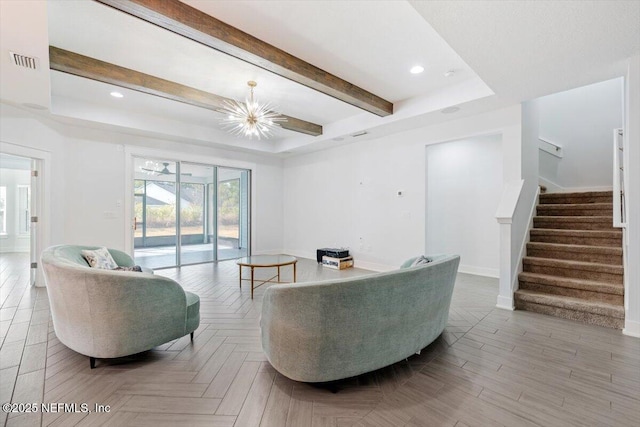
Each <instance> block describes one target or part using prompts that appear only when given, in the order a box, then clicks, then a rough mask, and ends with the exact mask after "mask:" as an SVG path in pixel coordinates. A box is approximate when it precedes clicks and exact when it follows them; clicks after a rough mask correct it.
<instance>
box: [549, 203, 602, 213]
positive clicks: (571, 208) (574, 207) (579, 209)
mask: <svg viewBox="0 0 640 427" xmlns="http://www.w3.org/2000/svg"><path fill="white" fill-rule="evenodd" d="M612 212H613V203H580V204H578V203H571V204H565V203H555V204H554V203H552V204H546V205H545V204H540V205H538V207H537V214H538V215H539V216H609V215H611V214H612Z"/></svg>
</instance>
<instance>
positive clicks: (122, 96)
mask: <svg viewBox="0 0 640 427" xmlns="http://www.w3.org/2000/svg"><path fill="white" fill-rule="evenodd" d="M109 95H111V96H113V97H114V98H124V95H123V94H121V93H120V92H115V91H114V92H111V93H110V94H109Z"/></svg>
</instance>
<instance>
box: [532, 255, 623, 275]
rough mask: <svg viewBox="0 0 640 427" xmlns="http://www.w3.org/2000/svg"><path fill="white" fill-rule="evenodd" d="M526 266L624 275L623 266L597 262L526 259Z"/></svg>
mask: <svg viewBox="0 0 640 427" xmlns="http://www.w3.org/2000/svg"><path fill="white" fill-rule="evenodd" d="M524 262H525V264H533V265H544V266H552V267H559V268H568V269H575V270H588V271H594V272H606V273H611V274H622V273H623V271H624V269H623V267H622V266H618V265H611V264H600V263H596V262H583V261H571V260H564V259H552V258H539V257H530V256H526V257H524Z"/></svg>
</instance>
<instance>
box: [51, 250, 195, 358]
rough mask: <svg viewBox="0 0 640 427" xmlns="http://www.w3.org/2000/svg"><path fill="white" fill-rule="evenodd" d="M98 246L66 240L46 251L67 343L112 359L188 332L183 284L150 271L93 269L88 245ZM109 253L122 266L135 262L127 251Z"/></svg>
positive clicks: (60, 332)
mask: <svg viewBox="0 0 640 427" xmlns="http://www.w3.org/2000/svg"><path fill="white" fill-rule="evenodd" d="M96 248H97V247H94V246H77V245H61V246H53V247H51V248H48V249H46V250H45V251H43V253H42V257H41V259H42V266H43V270H44V275H45V282H46V286H47V294H48V296H49V304H50V306H51V316H52V318H53V326H54V329H55V332H56V335H57V337H58V338H59V339H60V341H61V342H62V343H63V344H65V345H66V346H67V347H69V348H71V349H73V350H75V351H77V352H79V353H82V354H85V355H89V356H92V357H104V358H108V357H119V356H124V355H128V354H133V353H136V352H139V351H142V350H143V349H148V348H151V347H153V346H154V345H159V344H161V343H164V342H167V341H168V340H170V339H174V338H177V337H181V336H183V335H185V321H186V315H187V314H186V295H185V292H184V290H183V289H182V287H181V286H180V285H179V284H178V283H176V282H175V281H173V280H171V279H169V278H166V277H161V276H156V275H153V274H149V273H139V272H129V271H112V270H103V269H99V268H91V267H90V266H89V264H88V263H87V262H86V261H85V260H84V258H82V250H83V249H96ZM109 252H110V253H111V255H112V256H113V258H114V260H115V261H116V263H118V264H119V265H121V266H127V265H132V264H133V261H132V260H131V258H130V257H129V256H128V255H127V254H126V253H124V252H121V251H117V250H114V249H109ZM167 337H169V338H167ZM165 338H166V339H165ZM163 339H164V341H163Z"/></svg>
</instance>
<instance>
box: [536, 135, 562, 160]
mask: <svg viewBox="0 0 640 427" xmlns="http://www.w3.org/2000/svg"><path fill="white" fill-rule="evenodd" d="M538 140H539V141H540V142H542V144H539V145H538V148H540V149H541V150H542V151H544V152H546V153H549V154H551V155H552V156H556V157H558V158H560V159H561V158H562V157H563V153H562V145H558V144H556V143H555V142H551V141H549V140H548V139H545V138H540V137H538Z"/></svg>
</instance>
